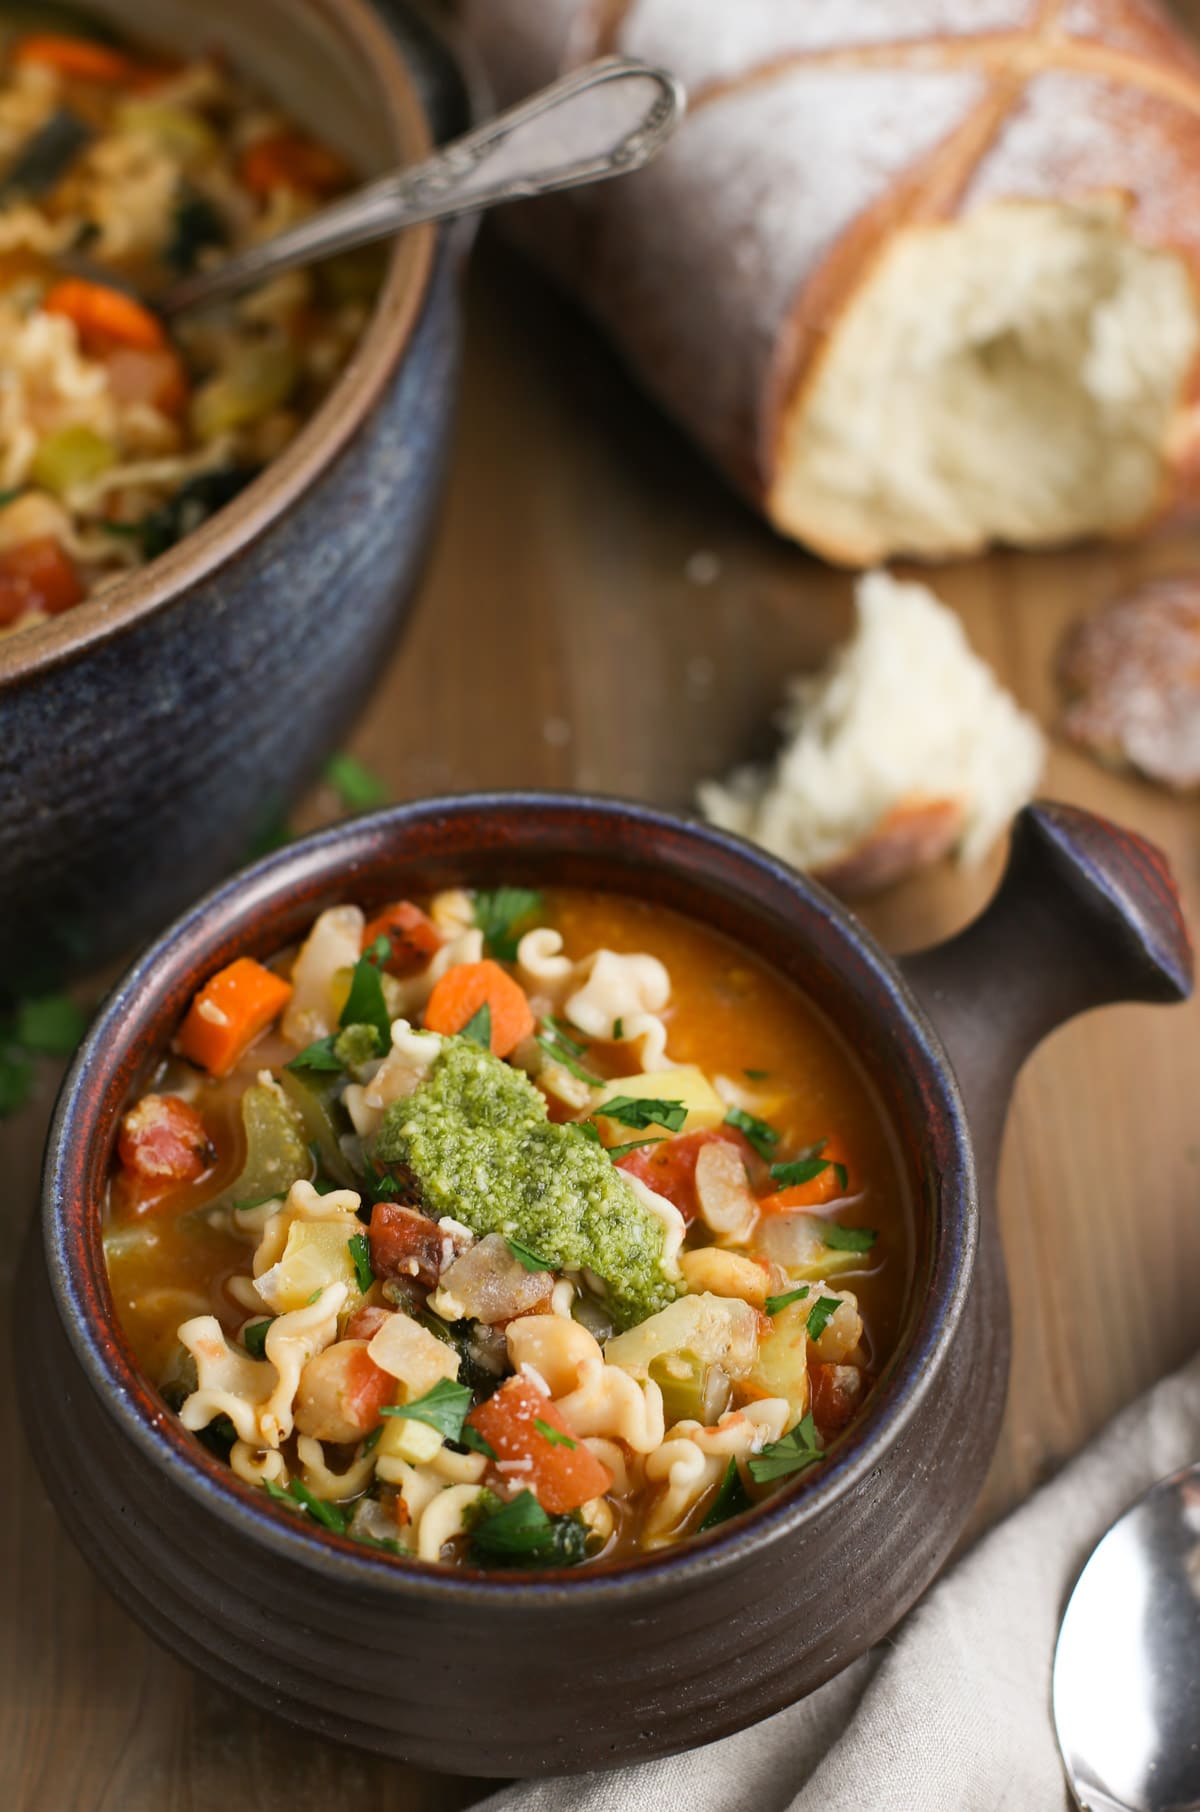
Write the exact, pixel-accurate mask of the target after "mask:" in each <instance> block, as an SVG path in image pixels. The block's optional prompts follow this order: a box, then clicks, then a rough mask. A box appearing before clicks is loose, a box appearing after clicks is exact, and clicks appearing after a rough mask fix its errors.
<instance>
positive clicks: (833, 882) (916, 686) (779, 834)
mask: <svg viewBox="0 0 1200 1812" xmlns="http://www.w3.org/2000/svg"><path fill="white" fill-rule="evenodd" d="M855 602H856V605H857V610H858V625H857V629H856V631H855V634H854V636H853V637H852V638H851V640H850V641H849V642H847V643H846V644H845V645H844V646H843V647H842V648H840V649H839V650H838V651H837V652H836V653H835V654H834V656H833V658H832V660H831V661H830V662H829V664H828V666H827V667H826V668H825V669H823V671H821V672H820V673H817V674H813V675H804V676H802V677H800V678H799V679H796V680H793V681H792V683H791V687H790V695H789V699H788V702H787V705H786V706H785V709H784V712H783V715H782V719H781V728H782V729H783V731H784V734H785V736H786V738H787V740H786V742H785V744H784V746H783V748H782V749H781V750H780V752H779V754H778V756H777V757H776V759H775V761H774V762H773V763H772V764H771V765H770V766H768V767H765V768H761V767H749V768H742V769H740V770H739V771H737V772H736V773H734V774H733V775H732V776H731V777H730V779H729V780H728V781H727V782H723V783H722V782H716V781H710V782H708V783H706V784H705V785H703V786H702V787H701V788H700V794H699V796H700V804H701V808H702V809H703V811H704V813H705V815H706V816H707V817H708V818H709V819H710V820H711V822H712V823H714V824H716V825H719V826H720V827H721V828H722V829H724V830H732V831H736V832H738V833H739V834H740V835H742V836H745V837H749V838H751V839H752V840H753V841H754V842H756V843H760V844H762V846H763V847H764V848H765V849H768V850H770V851H771V853H772V854H774V855H777V856H782V857H783V858H784V859H785V860H786V861H788V862H791V863H793V864H794V865H795V866H796V867H797V868H802V869H806V870H808V871H810V872H811V873H813V874H814V875H816V876H817V878H818V879H820V880H822V881H824V882H826V883H827V884H828V885H829V886H831V887H834V888H835V889H836V890H837V891H838V892H839V893H843V894H846V895H848V896H853V895H861V894H864V893H871V892H874V891H876V890H877V889H878V888H881V887H885V886H887V885H889V884H890V883H891V882H893V881H896V880H899V879H900V878H901V877H902V876H904V875H906V874H909V873H911V872H912V871H913V870H915V869H917V868H921V867H925V866H927V865H928V864H929V863H931V862H934V861H936V860H938V859H939V858H940V857H942V856H944V855H946V854H948V853H949V852H950V851H951V850H956V851H957V852H958V854H959V856H960V857H961V858H962V860H963V861H965V862H968V863H970V862H977V861H979V860H980V859H981V858H982V857H983V856H984V855H986V853H987V851H988V850H989V849H990V848H991V846H992V844H993V843H994V842H995V841H996V839H997V837H999V836H1000V835H1001V833H1002V832H1003V831H1004V830H1005V828H1006V827H1007V825H1008V823H1009V820H1010V819H1011V818H1012V816H1013V814H1014V813H1015V812H1016V811H1018V810H1019V808H1020V807H1021V806H1022V805H1023V804H1024V803H1025V802H1026V801H1027V800H1028V799H1029V798H1030V797H1031V796H1032V794H1033V792H1034V790H1035V788H1036V786H1037V782H1038V777H1039V775H1040V774H1041V770H1042V764H1043V761H1044V757H1045V744H1044V741H1043V738H1042V734H1041V732H1040V730H1039V729H1038V727H1037V725H1036V724H1035V723H1034V721H1033V719H1032V718H1031V717H1029V716H1028V715H1027V714H1026V713H1025V712H1023V711H1022V710H1020V708H1019V707H1018V706H1017V704H1016V703H1015V701H1014V700H1013V699H1012V698H1011V697H1010V696H1009V694H1008V693H1007V692H1005V691H1004V690H1003V688H1002V687H1001V686H1000V684H999V682H998V681H997V679H996V677H995V675H994V674H993V673H992V671H991V669H990V668H989V667H988V666H987V664H986V663H985V662H984V661H982V660H981V659H980V658H979V656H978V655H976V654H974V653H973V652H972V650H971V648H970V646H969V644H968V642H967V639H966V636H965V635H964V633H963V629H962V625H961V624H960V623H959V620H958V618H957V617H956V616H955V615H954V614H953V613H952V612H951V611H950V610H948V609H947V608H946V606H945V605H943V604H941V603H939V601H938V599H937V598H936V597H935V596H934V595H933V593H932V592H931V591H929V590H928V589H927V587H925V586H924V585H917V584H911V583H902V582H901V581H899V580H897V579H893V578H892V577H891V575H890V574H888V573H885V572H873V573H868V574H866V575H865V576H864V577H863V578H862V579H861V580H860V581H859V583H858V586H857V590H856V593H855Z"/></svg>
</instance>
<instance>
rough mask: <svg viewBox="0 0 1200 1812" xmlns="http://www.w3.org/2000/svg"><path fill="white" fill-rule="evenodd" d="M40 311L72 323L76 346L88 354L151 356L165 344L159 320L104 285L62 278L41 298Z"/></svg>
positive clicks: (165, 340) (75, 278) (79, 278)
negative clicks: (131, 351) (125, 350)
mask: <svg viewBox="0 0 1200 1812" xmlns="http://www.w3.org/2000/svg"><path fill="white" fill-rule="evenodd" d="M42 307H43V308H44V309H45V311H46V313H47V314H50V315H65V316H66V317H67V319H68V320H69V321H74V323H75V329H76V332H77V333H78V335H79V343H80V345H81V346H82V347H83V350H84V351H85V352H87V353H96V354H102V353H106V352H109V351H110V350H111V349H112V348H113V347H114V346H133V347H136V348H139V349H140V350H141V351H143V352H154V351H157V350H158V349H159V348H160V347H163V346H165V345H166V343H167V335H166V330H165V328H164V327H163V324H162V322H161V321H160V320H159V318H158V316H157V315H155V314H151V312H150V310H149V309H148V308H143V307H142V304H141V303H140V302H138V301H136V300H135V298H134V297H133V296H127V295H126V294H125V291H124V290H123V289H113V288H111V286H110V285H109V284H107V283H89V282H88V281H87V280H86V279H85V278H83V277H64V278H63V280H62V282H61V283H56V284H55V285H54V287H53V288H52V289H51V290H49V291H48V292H47V294H46V295H45V296H44V297H43V298H42Z"/></svg>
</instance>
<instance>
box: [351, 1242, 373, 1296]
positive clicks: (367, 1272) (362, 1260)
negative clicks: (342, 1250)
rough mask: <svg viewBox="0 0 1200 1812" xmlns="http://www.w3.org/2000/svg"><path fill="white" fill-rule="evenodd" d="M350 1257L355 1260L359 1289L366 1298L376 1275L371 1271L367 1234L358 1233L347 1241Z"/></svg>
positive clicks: (355, 1273) (355, 1272)
mask: <svg viewBox="0 0 1200 1812" xmlns="http://www.w3.org/2000/svg"><path fill="white" fill-rule="evenodd" d="M346 1244H347V1246H348V1247H349V1249H350V1256H351V1258H352V1259H353V1260H354V1275H355V1278H356V1279H357V1281H358V1287H359V1289H360V1290H361V1291H362V1293H363V1295H364V1296H365V1295H366V1293H367V1291H368V1290H369V1289H370V1288H371V1285H372V1284H373V1283H374V1282H375V1273H374V1271H373V1270H372V1269H371V1248H370V1245H369V1244H368V1242H367V1236H366V1234H365V1233H356V1234H354V1235H353V1236H352V1238H350V1239H348V1240H347V1241H346Z"/></svg>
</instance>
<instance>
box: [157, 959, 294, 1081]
mask: <svg viewBox="0 0 1200 1812" xmlns="http://www.w3.org/2000/svg"><path fill="white" fill-rule="evenodd" d="M291 998H292V987H291V983H290V982H285V981H284V980H283V978H282V976H279V975H276V974H275V972H274V970H272V969H266V968H264V967H263V965H262V963H256V962H255V961H254V959H253V957H249V956H239V957H238V958H237V959H236V961H235V962H232V963H230V964H229V965H228V967H227V968H224V969H221V970H220V971H219V972H218V973H217V974H216V975H214V976H213V977H212V979H211V980H210V981H207V982H205V984H204V986H203V987H202V988H201V990H200V992H199V993H198V994H197V995H196V997H195V999H194V1000H193V1001H192V1004H191V1006H190V1007H189V1008H188V1011H187V1018H186V1019H185V1020H184V1022H183V1025H182V1026H181V1027H180V1030H179V1038H178V1045H179V1050H180V1051H181V1053H182V1054H183V1056H185V1057H186V1058H188V1060H189V1061H190V1062H191V1063H198V1064H199V1065H200V1066H201V1068H202V1069H206V1070H210V1071H211V1072H212V1074H213V1075H214V1076H227V1075H228V1074H229V1072H230V1070H231V1069H232V1068H233V1066H234V1064H235V1063H236V1062H237V1060H238V1058H239V1057H240V1056H241V1055H242V1052H243V1051H244V1050H246V1049H247V1047H248V1046H249V1045H251V1044H253V1043H254V1040H255V1039H256V1038H257V1037H258V1035H259V1033H260V1032H265V1031H266V1029H267V1027H268V1026H269V1025H270V1024H271V1021H272V1020H273V1019H276V1018H278V1016H279V1014H280V1013H282V1011H283V1009H284V1007H286V1006H287V1003H288V1001H289V1000H290V999H291Z"/></svg>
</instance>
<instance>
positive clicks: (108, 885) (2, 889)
mask: <svg viewBox="0 0 1200 1812" xmlns="http://www.w3.org/2000/svg"><path fill="white" fill-rule="evenodd" d="M94 10H95V12H97V13H98V14H99V15H101V16H102V17H103V18H105V19H106V20H108V21H110V22H111V23H112V24H114V25H116V26H118V27H119V28H122V29H124V30H128V31H129V32H130V33H132V34H134V35H141V36H143V37H145V38H146V39H148V40H149V41H151V42H153V43H159V44H164V45H168V46H176V47H178V48H180V49H183V50H187V49H191V50H193V51H194V50H196V49H207V48H211V47H212V46H213V45H217V46H220V47H221V48H223V49H224V50H226V51H227V52H228V53H229V54H230V56H231V57H232V58H233V60H234V62H235V63H236V64H237V66H238V67H239V68H241V69H243V70H244V71H245V72H246V73H247V75H248V76H250V77H251V78H252V79H253V80H254V81H255V82H256V83H257V84H258V85H259V86H261V87H262V88H263V89H264V90H266V92H267V93H269V94H271V95H273V96H275V97H276V98H277V99H278V100H279V102H280V104H281V106H283V107H284V108H285V109H286V110H287V111H288V112H289V113H290V114H291V115H292V116H293V117H295V118H297V119H299V120H301V121H303V122H304V123H305V124H306V126H308V127H309V128H310V129H311V130H312V131H314V132H315V133H317V134H318V135H319V136H321V137H323V138H325V139H326V140H327V141H328V142H329V143H330V144H332V145H334V146H335V147H337V148H338V149H339V150H341V151H342V152H343V153H344V154H345V155H346V156H347V158H348V160H349V161H350V162H351V164H352V165H353V166H354V167H355V168H356V169H360V170H362V171H364V173H368V172H373V171H380V170H384V169H388V168H392V167H395V166H396V165H398V164H402V163H407V162H412V161H414V160H415V159H419V158H420V157H422V156H423V155H425V154H426V152H427V150H428V148H429V144H430V138H431V123H430V117H429V116H430V114H431V113H432V115H433V128H434V130H435V131H436V133H437V135H438V136H447V135H452V134H453V133H455V132H457V131H460V130H462V128H463V127H464V125H465V124H466V123H467V121H466V118H465V114H464V109H463V101H462V96H461V92H456V90H455V86H454V83H453V80H452V79H450V80H447V75H446V67H445V57H444V55H443V56H442V57H441V58H440V59H439V58H438V56H437V52H436V47H435V46H434V44H433V42H432V40H431V38H430V36H429V34H428V33H424V34H422V31H421V27H420V24H419V20H417V19H416V18H415V17H414V16H412V15H409V14H408V13H406V11H405V10H404V9H403V8H402V7H401V6H399V5H397V4H395V3H394V0H393V3H392V4H390V5H389V7H388V18H389V19H390V21H391V23H392V26H393V29H392V30H389V29H388V27H387V26H386V25H385V24H384V23H383V22H382V20H381V18H380V17H379V16H377V15H376V13H375V12H373V11H372V9H371V8H370V7H369V6H368V5H367V4H366V0H253V3H252V4H249V5H248V4H246V0H96V3H95V7H94ZM418 83H420V85H421V91H422V92H421V93H419V92H418ZM422 96H424V98H425V102H427V103H428V104H424V103H423V98H422ZM459 263H460V255H459V241H458V240H456V238H455V236H454V235H453V234H449V235H447V234H443V235H442V236H441V237H438V236H436V235H435V233H434V231H433V229H431V228H424V227H422V228H417V229H416V230H414V231H413V232H411V233H408V234H405V235H404V236H403V237H402V238H401V239H400V240H398V241H397V242H396V244H395V247H394V249H393V252H392V255H391V258H390V263H389V267H388V271H387V276H386V279H385V282H384V286H383V289H382V292H381V294H380V297H379V301H378V305H377V307H376V310H375V313H374V315H373V317H372V320H371V322H370V324H369V325H368V328H367V330H366V333H365V335H364V337H363V339H362V341H361V343H360V345H359V347H358V349H357V351H356V353H355V355H354V357H353V358H352V360H351V362H350V364H349V366H348V367H347V369H346V371H345V372H344V373H343V375H342V377H341V378H340V379H339V381H338V382H337V384H336V385H335V386H334V387H333V389H332V391H331V392H330V394H329V396H328V397H327V398H326V400H325V401H324V403H323V404H322V406H321V407H320V409H318V411H317V412H316V414H315V415H314V416H313V418H312V419H311V420H310V421H309V422H308V423H307V424H306V426H305V427H304V428H303V430H302V431H301V433H300V434H299V435H298V437H297V438H296V440H295V441H294V442H293V443H292V444H291V446H289V447H288V448H287V449H286V451H285V452H284V453H283V454H281V455H280V457H279V458H278V459H276V460H275V461H273V462H272V464H271V465H270V466H269V467H268V468H267V469H266V471H265V472H264V473H263V474H262V475H261V476H260V477H259V478H258V479H257V480H256V481H255V482H254V483H253V484H251V485H250V486H249V487H248V488H247V490H246V491H244V492H243V493H242V495H241V496H240V497H239V498H238V499H237V500H236V501H235V502H234V503H232V504H230V505H229V506H228V507H227V508H226V509H224V510H222V511H221V512H220V513H219V515H217V516H216V517H214V518H213V519H212V520H211V521H210V522H208V523H207V524H205V525H204V526H203V527H202V528H200V529H198V530H197V531H196V532H195V533H194V534H192V535H189V536H188V537H187V538H186V540H184V541H183V542H182V543H181V544H180V545H179V546H178V547H176V548H174V549H172V550H171V552H169V553H167V554H165V555H163V556H162V558H161V559H158V560H156V561H154V562H153V564H152V565H150V566H148V567H146V568H144V569H143V570H142V571H140V572H137V573H135V574H133V575H131V576H130V577H129V578H128V579H127V580H125V581H123V582H122V583H121V584H120V585H119V586H117V587H116V588H114V589H113V590H111V591H109V592H108V593H106V594H105V596H104V597H103V598H102V599H96V600H94V601H91V602H86V603H84V604H82V605H80V606H78V607H77V608H76V609H75V610H72V611H69V612H67V613H66V614H65V615H63V616H60V617H56V618H53V619H51V620H49V621H47V622H46V623H44V624H41V625H39V626H38V627H36V628H32V629H25V630H21V631H19V632H17V633H16V634H14V635H11V636H7V637H4V638H2V639H0V723H2V724H3V726H4V734H3V739H2V741H0V873H2V874H3V877H4V880H3V885H2V886H0V996H2V995H3V992H4V991H5V990H6V989H7V990H10V991H30V990H32V989H34V988H36V987H39V986H44V985H47V984H48V983H51V982H52V981H53V980H54V979H55V977H56V975H57V974H60V973H61V972H63V971H64V970H66V969H69V968H73V967H80V966H82V965H83V964H84V963H89V964H91V963H96V962H98V961H100V960H101V959H103V958H105V957H108V956H110V955H112V954H113V953H114V952H116V951H117V950H120V949H129V948H130V947H131V945H133V944H134V943H135V942H136V940H138V939H139V938H140V937H142V936H144V935H145V934H146V933H147V932H148V931H149V930H151V929H153V928H155V927H156V926H158V925H161V924H162V923H163V921H164V920H165V919H166V918H167V916H168V915H169V914H171V913H173V912H177V911H178V910H179V909H180V907H181V906H183V905H184V904H185V902H186V901H188V900H190V899H194V898H195V897H196V894H197V893H198V892H199V891H200V890H201V889H202V888H205V887H209V886H211V885H212V883H213V882H214V880H216V879H217V878H218V876H220V875H221V874H223V873H227V872H228V871H229V870H230V868H232V867H234V866H235V865H237V864H238V863H240V862H243V861H245V859H246V857H247V854H248V852H249V851H250V849H251V847H252V844H253V842H254V840H255V838H256V835H258V834H259V833H261V832H262V831H263V830H264V828H265V827H266V826H267V825H268V823H269V822H270V821H271V820H272V819H273V818H274V817H276V816H277V815H278V814H279V812H280V811H281V810H282V809H283V808H284V807H285V806H286V805H287V804H288V803H289V801H290V800H291V799H292V798H293V797H294V795H295V794H296V793H297V791H298V790H299V789H300V788H301V787H302V786H303V785H304V784H305V783H306V782H307V781H309V780H310V779H311V778H312V776H313V773H314V771H315V769H316V768H317V767H318V766H319V764H320V762H321V760H322V759H323V757H324V756H325V755H327V754H328V752H329V750H330V748H331V747H333V746H334V745H335V744H336V742H337V741H338V739H339V738H340V737H341V736H342V734H343V733H344V732H345V730H346V728H347V726H348V725H349V724H350V723H351V722H352V721H353V719H354V716H355V713H356V712H357V710H358V708H359V706H360V705H361V703H362V701H363V699H364V697H365V695H366V693H367V691H368V689H369V687H370V685H371V683H372V681H373V679H374V678H375V677H376V675H377V674H378V670H379V664H380V660H381V657H382V656H383V654H384V653H385V651H386V649H387V648H388V646H389V644H390V643H391V641H392V639H393V637H394V636H395V635H396V634H397V632H398V630H399V628H400V626H401V624H402V622H403V620H404V617H405V615H406V613H407V610H408V606H409V603H410V600H411V597H412V593H413V589H414V585H415V582H416V579H417V576H418V573H419V570H420V566H421V561H422V556H423V553H424V549H425V546H426V542H427V538H428V534H429V530H430V527H431V523H432V519H433V515H434V510H435V506H436V503H437V500H438V497H439V494H440V490H441V485H442V477H443V472H444V468H445V462H446V452H447V443H448V438H449V432H450V427H451V419H452V414H453V406H454V392H455V381H456V368H457V354H458V302H457V293H456V291H457V283H456V277H457V266H458V264H459Z"/></svg>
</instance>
